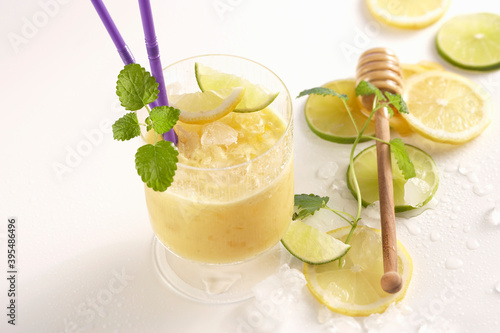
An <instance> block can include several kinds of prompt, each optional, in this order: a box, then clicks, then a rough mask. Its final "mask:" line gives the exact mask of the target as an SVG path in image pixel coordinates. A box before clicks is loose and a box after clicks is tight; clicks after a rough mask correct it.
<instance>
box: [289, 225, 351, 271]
mask: <svg viewBox="0 0 500 333" xmlns="http://www.w3.org/2000/svg"><path fill="white" fill-rule="evenodd" d="M310 218H314V216H312V217H310ZM281 243H282V244H283V246H284V247H285V248H286V249H287V250H288V252H290V253H291V254H292V255H293V256H294V257H296V258H297V259H299V260H301V261H303V262H305V263H307V264H310V265H321V264H327V263H329V262H332V261H334V260H337V259H339V258H340V257H342V256H344V255H345V254H346V253H347V251H349V249H350V248H351V245H349V244H345V243H344V242H342V241H340V240H338V239H336V238H334V237H332V236H330V235H329V234H327V233H326V232H322V231H320V230H318V229H316V228H314V227H312V226H310V225H309V224H306V223H304V222H303V221H300V220H297V221H294V222H292V223H291V224H290V226H289V227H288V230H287V232H286V233H285V235H284V236H283V238H282V239H281Z"/></svg>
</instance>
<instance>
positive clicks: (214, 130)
mask: <svg viewBox="0 0 500 333" xmlns="http://www.w3.org/2000/svg"><path fill="white" fill-rule="evenodd" d="M236 141H238V132H236V130H235V129H234V128H232V127H231V126H229V125H226V124H224V123H222V122H220V121H214V122H212V123H208V124H205V125H203V128H202V134H201V144H202V145H203V146H211V145H220V146H221V145H224V146H229V145H231V144H233V143H236Z"/></svg>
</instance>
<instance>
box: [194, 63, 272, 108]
mask: <svg viewBox="0 0 500 333" xmlns="http://www.w3.org/2000/svg"><path fill="white" fill-rule="evenodd" d="M194 68H195V73H196V81H197V82H198V86H199V87H200V89H201V91H206V90H220V89H227V88H236V87H243V88H245V95H244V96H243V99H242V100H241V101H240V103H239V104H238V105H237V106H236V108H235V109H234V111H235V112H255V111H259V110H262V109H264V108H265V107H267V106H268V105H269V104H271V103H272V102H273V101H274V99H275V98H276V96H278V93H274V92H270V91H268V90H267V89H266V88H265V87H263V86H261V85H257V84H253V83H251V82H250V81H248V80H246V79H244V78H242V77H239V76H237V75H233V74H226V73H221V72H219V71H217V70H215V69H213V68H210V67H208V66H205V65H202V64H200V63H196V64H195V66H194Z"/></svg>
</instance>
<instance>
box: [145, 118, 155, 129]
mask: <svg viewBox="0 0 500 333" xmlns="http://www.w3.org/2000/svg"><path fill="white" fill-rule="evenodd" d="M144 121H145V122H146V132H149V131H150V130H151V129H152V128H153V123H152V122H151V118H150V117H149V116H147V117H146V119H144Z"/></svg>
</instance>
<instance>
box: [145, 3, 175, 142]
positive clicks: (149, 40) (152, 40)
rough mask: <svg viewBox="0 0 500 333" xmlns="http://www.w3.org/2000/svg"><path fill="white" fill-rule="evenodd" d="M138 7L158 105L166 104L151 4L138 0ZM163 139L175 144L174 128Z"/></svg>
mask: <svg viewBox="0 0 500 333" xmlns="http://www.w3.org/2000/svg"><path fill="white" fill-rule="evenodd" d="M139 9H140V11H141V19H142V27H143V29H144V37H145V40H146V50H147V52H148V58H149V65H150V66H151V73H152V74H153V76H154V77H155V79H156V82H158V84H159V86H158V90H159V91H160V92H159V94H158V100H157V102H158V105H159V106H162V105H168V99H167V92H166V89H165V81H164V79H163V68H162V67H161V61H160V48H159V46H158V41H157V40H156V33H155V26H154V22H153V13H152V12H151V4H150V2H149V0H139ZM163 138H164V139H165V141H171V142H173V143H174V144H175V145H177V142H178V138H177V135H176V134H175V132H174V130H173V129H171V130H170V131H169V132H167V133H164V134H163Z"/></svg>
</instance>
